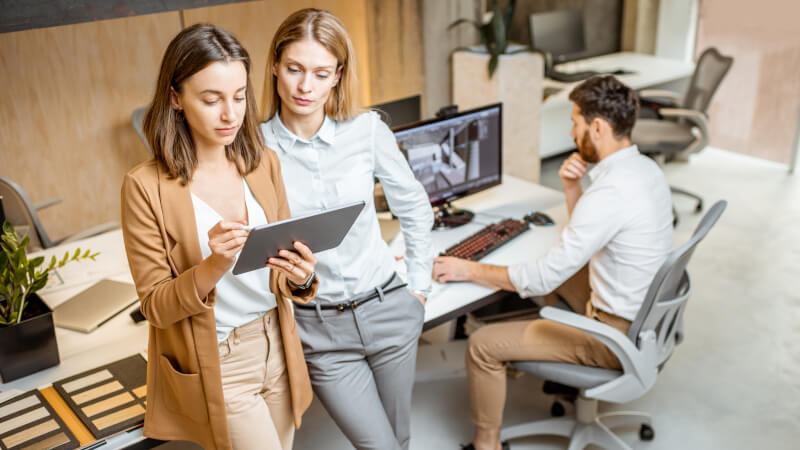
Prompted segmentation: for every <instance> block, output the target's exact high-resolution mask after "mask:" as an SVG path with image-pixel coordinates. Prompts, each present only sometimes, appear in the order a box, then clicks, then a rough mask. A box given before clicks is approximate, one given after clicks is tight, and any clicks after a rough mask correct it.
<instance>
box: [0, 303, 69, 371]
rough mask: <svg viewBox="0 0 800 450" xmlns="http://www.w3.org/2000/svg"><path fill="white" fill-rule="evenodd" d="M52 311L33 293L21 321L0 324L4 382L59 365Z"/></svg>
mask: <svg viewBox="0 0 800 450" xmlns="http://www.w3.org/2000/svg"><path fill="white" fill-rule="evenodd" d="M58 362H59V358H58V345H57V343H56V330H55V326H54V325H53V311H52V310H51V309H50V308H49V307H48V306H47V304H45V303H44V301H42V299H41V298H40V297H39V296H38V295H36V294H32V295H30V296H29V297H28V305H27V306H26V307H25V310H24V311H23V314H22V321H21V322H20V323H16V324H14V325H11V326H6V327H0V377H2V382H3V383H7V382H9V381H12V380H16V379H17V378H22V377H24V376H26V375H30V374H32V373H34V372H38V371H40V370H42V369H46V368H48V367H53V366H55V365H56V364H58Z"/></svg>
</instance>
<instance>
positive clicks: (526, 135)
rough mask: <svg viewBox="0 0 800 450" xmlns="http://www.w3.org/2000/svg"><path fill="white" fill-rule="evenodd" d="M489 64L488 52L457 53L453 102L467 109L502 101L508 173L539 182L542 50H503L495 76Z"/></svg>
mask: <svg viewBox="0 0 800 450" xmlns="http://www.w3.org/2000/svg"><path fill="white" fill-rule="evenodd" d="M514 48H516V47H514ZM514 48H509V50H513V49H514ZM488 63H489V55H488V54H486V53H482V54H481V53H474V52H464V51H460V52H455V53H453V59H452V67H453V72H452V73H453V103H454V104H456V105H458V109H459V110H460V111H464V110H467V109H471V108H475V107H478V106H483V105H487V104H490V103H495V102H503V173H506V174H508V175H513V176H515V177H518V178H522V179H524V180H528V181H532V182H534V183H538V182H539V168H540V163H539V128H540V126H539V125H540V124H539V122H540V111H541V107H542V85H543V83H544V61H543V60H542V57H541V55H539V54H537V53H528V52H522V53H515V54H511V55H500V58H499V61H498V63H497V70H495V72H494V76H492V78H489V74H488V71H487V65H488Z"/></svg>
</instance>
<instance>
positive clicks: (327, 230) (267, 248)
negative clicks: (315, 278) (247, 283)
mask: <svg viewBox="0 0 800 450" xmlns="http://www.w3.org/2000/svg"><path fill="white" fill-rule="evenodd" d="M364 205H365V203H364V202H363V201H360V202H355V203H350V204H347V205H343V206H339V207H336V208H331V209H327V210H324V211H320V212H316V213H312V214H309V215H306V216H301V217H293V218H291V219H286V220H281V221H279V222H274V223H268V224H265V225H260V226H258V227H255V228H253V229H252V230H251V231H250V232H249V236H247V241H246V242H245V243H244V248H242V251H241V253H240V254H239V259H238V260H237V261H236V265H234V267H233V274H234V275H239V274H242V273H246V272H250V271H251V270H256V269H260V268H262V267H264V266H265V265H266V264H269V265H270V268H275V269H279V270H282V271H284V272H285V273H286V274H287V276H288V277H289V279H290V280H292V282H294V283H295V284H298V285H301V284H303V283H304V282H305V281H306V279H307V278H308V275H310V273H307V272H306V270H307V269H308V267H307V266H308V264H310V261H311V260H309V259H307V258H306V256H307V255H303V252H304V250H301V249H300V248H298V246H296V245H295V242H298V243H302V244H303V246H304V247H306V248H307V249H308V250H309V251H310V252H309V254H311V253H319V252H321V251H325V250H329V249H332V248H334V247H336V246H338V245H339V244H340V243H341V242H342V240H343V239H344V237H345V235H346V234H347V232H348V231H349V230H350V227H352V226H353V223H354V222H355V220H356V218H357V217H358V215H359V214H360V213H361V211H362V210H363V209H364ZM242 231H243V232H245V233H246V232H247V231H245V230H242ZM283 252H285V253H283ZM310 256H311V257H312V258H313V255H310ZM271 258H276V259H275V261H274V262H273V261H270V259H271ZM281 260H282V261H281ZM301 260H302V261H301ZM314 263H316V259H314ZM292 264H294V268H292ZM298 266H299V267H298ZM311 266H312V271H313V264H311Z"/></svg>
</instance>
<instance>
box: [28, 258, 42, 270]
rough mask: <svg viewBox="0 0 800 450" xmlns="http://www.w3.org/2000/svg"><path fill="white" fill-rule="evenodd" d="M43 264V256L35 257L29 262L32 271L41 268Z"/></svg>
mask: <svg viewBox="0 0 800 450" xmlns="http://www.w3.org/2000/svg"><path fill="white" fill-rule="evenodd" d="M43 262H44V256H37V257H36V258H33V259H32V260H30V264H31V267H33V268H34V269H35V268H37V267H39V266H41V265H42V263H43Z"/></svg>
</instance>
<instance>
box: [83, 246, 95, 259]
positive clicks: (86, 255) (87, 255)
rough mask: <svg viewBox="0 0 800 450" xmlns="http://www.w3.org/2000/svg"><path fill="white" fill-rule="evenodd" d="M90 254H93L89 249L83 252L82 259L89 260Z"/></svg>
mask: <svg viewBox="0 0 800 450" xmlns="http://www.w3.org/2000/svg"><path fill="white" fill-rule="evenodd" d="M90 253H92V251H91V250H89V249H88V248H87V249H86V251H85V252H83V255H82V256H81V258H88V257H89V254H90Z"/></svg>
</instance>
